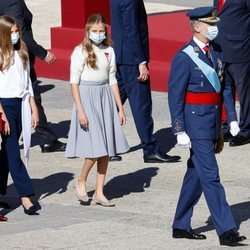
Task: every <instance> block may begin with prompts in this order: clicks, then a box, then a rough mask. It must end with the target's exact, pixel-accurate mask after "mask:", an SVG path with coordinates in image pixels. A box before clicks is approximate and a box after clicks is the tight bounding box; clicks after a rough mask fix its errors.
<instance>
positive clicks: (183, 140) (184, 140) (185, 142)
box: [177, 132, 191, 148]
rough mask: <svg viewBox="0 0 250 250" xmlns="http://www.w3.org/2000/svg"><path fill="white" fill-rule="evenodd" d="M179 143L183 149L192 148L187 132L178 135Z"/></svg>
mask: <svg viewBox="0 0 250 250" xmlns="http://www.w3.org/2000/svg"><path fill="white" fill-rule="evenodd" d="M177 143H178V145H179V146H180V147H182V148H191V141H190V138H189V136H188V135H187V134H186V132H180V133H179V134H177Z"/></svg>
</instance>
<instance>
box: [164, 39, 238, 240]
mask: <svg viewBox="0 0 250 250" xmlns="http://www.w3.org/2000/svg"><path fill="white" fill-rule="evenodd" d="M187 46H191V47H190V48H191V49H192V50H193V51H194V52H195V53H198V57H199V58H200V59H201V60H202V61H203V62H205V63H206V65H207V66H205V67H209V66H210V67H213V68H214V70H215V71H216V72H219V71H221V72H222V71H223V64H222V58H221V53H220V48H219V47H212V46H210V51H211V56H212V61H213V64H211V63H210V62H209V60H208V58H207V57H206V55H205V54H204V53H203V51H202V50H201V49H200V48H199V47H198V45H197V44H196V43H195V42H194V41H193V40H192V41H191V42H190V43H189V44H187V45H186V46H185V47H184V48H186V47H187ZM184 48H183V49H184ZM168 88H169V89H168V100H169V107H170V112H171V119H172V126H173V132H174V134H177V133H178V132H183V131H184V132H186V133H187V135H188V136H189V137H190V139H191V145H192V148H191V149H190V158H189V160H188V163H187V172H186V175H185V177H184V180H183V184H182V189H181V193H180V197H179V202H178V205H177V209H176V214H175V218H174V223H173V228H177V229H184V230H189V229H190V228H191V217H192V214H193V208H194V206H195V205H196V203H197V202H198V200H199V198H200V196H201V194H202V192H203V193H204V196H205V199H206V201H207V205H208V207H209V210H210V213H211V215H212V218H213V222H214V227H215V229H216V231H217V233H218V235H220V234H222V233H224V232H225V231H227V230H229V229H232V228H234V227H235V222H234V219H233V216H232V213H231V210H230V207H229V205H228V203H227V202H226V197H225V192H224V188H223V186H222V185H221V183H220V177H219V171H218V165H217V162H216V158H215V152H214V150H215V141H216V139H217V138H218V135H219V130H220V127H221V126H220V113H221V110H220V104H197V103H196V104H195V103H189V104H187V101H186V95H187V93H192V94H194V93H195V94H196V95H197V94H198V95H201V94H203V93H209V94H216V92H215V89H214V87H213V86H212V84H211V83H210V82H209V80H208V78H207V76H206V75H205V74H204V73H203V71H202V70H201V68H200V67H199V66H198V65H197V64H196V63H195V62H194V61H193V60H192V59H191V58H190V57H189V55H187V54H186V53H185V52H184V51H183V50H181V51H179V52H178V53H177V54H176V55H175V58H174V60H173V62H172V65H171V71H170V77H169V83H168ZM221 96H222V98H223V100H224V103H225V105H226V108H227V115H228V119H229V121H236V112H235V108H234V103H233V98H232V89H231V84H230V83H229V82H227V83H225V84H224V82H221ZM202 101H204V100H202ZM202 101H201V102H202Z"/></svg>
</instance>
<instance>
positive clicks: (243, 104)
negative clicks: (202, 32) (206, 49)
mask: <svg viewBox="0 0 250 250" xmlns="http://www.w3.org/2000/svg"><path fill="white" fill-rule="evenodd" d="M214 6H215V7H216V8H217V10H218V17H219V18H220V20H221V21H220V22H219V24H218V28H219V35H218V38H217V39H216V42H217V43H219V44H220V46H221V48H222V52H223V56H224V61H225V62H226V65H225V67H226V77H228V78H231V79H232V80H233V83H234V87H236V92H237V94H238V98H239V104H240V123H239V124H240V130H241V131H240V133H239V134H238V136H236V137H235V138H233V139H232V140H230V142H229V145H230V146H231V147H234V146H240V145H244V144H247V143H250V0H238V1H234V0H226V1H225V0H214Z"/></svg>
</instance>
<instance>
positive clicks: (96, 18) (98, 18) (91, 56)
mask: <svg viewBox="0 0 250 250" xmlns="http://www.w3.org/2000/svg"><path fill="white" fill-rule="evenodd" d="M99 23H102V24H103V25H104V27H105V34H106V38H105V40H104V41H103V42H102V44H104V45H106V46H109V45H110V44H111V39H110V36H109V34H108V24H107V21H106V19H105V17H104V16H102V15H101V14H99V13H97V14H93V15H91V16H89V18H88V20H87V23H86V26H85V32H86V35H85V38H84V40H83V42H82V46H83V49H84V50H85V51H86V52H87V54H88V57H87V60H86V64H87V65H88V66H90V67H91V68H94V69H97V68H98V67H97V64H96V61H97V57H96V54H95V52H94V50H93V47H92V45H93V42H92V41H91V40H90V39H89V30H90V28H91V26H92V25H94V24H99Z"/></svg>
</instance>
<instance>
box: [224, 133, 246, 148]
mask: <svg viewBox="0 0 250 250" xmlns="http://www.w3.org/2000/svg"><path fill="white" fill-rule="evenodd" d="M247 143H250V138H248V137H244V136H241V135H237V136H236V137H234V138H233V139H232V140H230V142H229V146H230V147H236V146H241V145H245V144H247Z"/></svg>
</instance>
